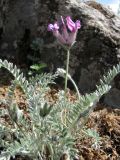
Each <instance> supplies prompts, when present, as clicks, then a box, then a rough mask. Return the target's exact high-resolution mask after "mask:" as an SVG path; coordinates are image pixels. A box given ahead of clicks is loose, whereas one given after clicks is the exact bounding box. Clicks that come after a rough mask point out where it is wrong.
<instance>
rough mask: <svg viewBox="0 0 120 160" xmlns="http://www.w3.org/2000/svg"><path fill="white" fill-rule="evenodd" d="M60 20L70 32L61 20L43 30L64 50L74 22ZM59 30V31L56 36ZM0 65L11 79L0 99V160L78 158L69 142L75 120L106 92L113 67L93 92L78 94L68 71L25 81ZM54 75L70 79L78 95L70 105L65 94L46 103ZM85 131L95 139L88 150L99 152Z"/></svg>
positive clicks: (12, 69)
mask: <svg viewBox="0 0 120 160" xmlns="http://www.w3.org/2000/svg"><path fill="white" fill-rule="evenodd" d="M66 22H67V26H68V29H70V32H68V30H67V28H66V25H65V24H64V21H63V19H62V18H61V25H58V24H57V23H55V24H54V25H51V24H50V25H49V30H51V31H53V34H54V35H55V36H56V37H57V39H58V41H59V42H60V43H62V45H64V47H66V48H67V46H68V48H67V49H68V50H69V49H70V47H71V46H72V44H73V43H74V42H75V38H76V34H77V30H78V29H79V28H80V22H79V21H76V23H74V22H73V21H72V20H71V19H70V17H67V19H66ZM61 26H62V32H59V27H61ZM63 42H64V43H63ZM68 61H69V59H68ZM67 63H68V62H67ZM67 65H68V64H67ZM2 67H4V68H6V69H7V70H8V71H9V72H10V73H11V74H12V75H13V76H14V80H13V81H12V82H11V86H10V87H9V89H8V93H7V95H6V97H5V99H4V100H3V99H1V100H0V103H1V104H4V106H5V107H4V108H0V160H10V159H11V157H12V158H13V159H14V158H15V157H16V156H20V157H21V158H22V157H23V158H25V157H28V159H29V160H61V159H62V160H73V159H74V158H75V157H76V155H77V154H78V151H77V149H75V142H76V139H77V138H78V136H80V133H81V132H80V131H81V130H82V124H81V119H82V118H83V119H84V117H87V118H88V116H89V113H90V111H92V110H93V108H94V107H95V105H96V102H97V101H99V98H100V97H101V96H102V95H103V94H104V93H106V92H107V91H109V89H110V82H111V81H112V79H113V78H114V77H115V76H116V74H118V73H119V72H120V65H119V64H118V65H117V66H116V67H113V69H112V70H110V71H109V72H108V74H107V75H105V76H104V77H103V80H100V84H99V85H98V86H96V88H97V89H96V91H95V92H93V93H91V94H86V95H84V96H82V95H80V94H79V90H78V88H77V85H76V84H75V82H74V81H73V79H72V77H71V76H70V75H69V74H68V68H67V71H65V70H63V69H58V70H57V72H56V73H55V74H54V75H52V74H50V73H49V74H40V75H36V76H34V77H31V78H30V79H28V80H27V79H26V78H25V77H24V75H23V73H22V72H21V71H20V70H19V69H18V68H17V67H16V66H15V65H13V64H12V63H9V62H8V61H6V60H5V61H2V60H0V68H2ZM58 75H61V76H63V77H65V75H66V77H67V78H68V79H70V80H71V81H72V83H73V85H74V86H75V88H76V91H77V94H78V98H77V99H76V101H74V102H71V101H70V100H69V99H67V98H66V96H65V91H59V92H58V93H56V96H57V98H56V101H55V102H52V103H51V101H49V98H48V97H47V95H48V93H49V91H50V87H49V84H52V83H54V79H55V78H56V77H57V76H58ZM17 86H19V87H21V89H22V91H23V93H24V96H25V98H26V106H27V111H26V112H27V115H28V116H26V114H24V111H23V110H21V109H19V107H18V105H17V103H16V101H15V98H14V91H15V89H16V87H17ZM66 87H67V86H66ZM65 90H66V88H65ZM3 117H8V122H5V121H3V120H2V119H3ZM84 133H85V132H84ZM86 133H87V134H88V135H90V136H91V137H94V139H95V140H96V141H95V142H94V143H95V144H94V145H93V146H95V148H96V149H99V147H98V145H99V136H98V134H96V133H95V132H92V131H91V130H88V131H86ZM79 138H80V137H79Z"/></svg>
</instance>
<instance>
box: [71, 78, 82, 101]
mask: <svg viewBox="0 0 120 160" xmlns="http://www.w3.org/2000/svg"><path fill="white" fill-rule="evenodd" d="M69 79H70V80H71V82H72V83H73V85H74V87H75V90H76V92H77V95H78V99H79V100H80V97H81V95H80V92H79V90H78V87H77V85H76V83H75V81H74V80H73V79H72V77H71V76H70V78H69Z"/></svg>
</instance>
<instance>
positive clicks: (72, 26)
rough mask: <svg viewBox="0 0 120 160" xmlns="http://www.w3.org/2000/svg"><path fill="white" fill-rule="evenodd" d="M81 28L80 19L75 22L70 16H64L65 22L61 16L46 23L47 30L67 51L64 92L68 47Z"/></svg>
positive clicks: (68, 56) (67, 65)
mask: <svg viewBox="0 0 120 160" xmlns="http://www.w3.org/2000/svg"><path fill="white" fill-rule="evenodd" d="M80 28H81V24H80V21H79V20H77V21H76V22H75V23H74V22H73V21H72V19H71V18H70V16H67V17H66V23H65V21H64V19H63V17H62V16H61V20H60V21H57V22H55V23H54V24H49V25H48V31H52V32H53V35H54V36H55V37H56V38H57V40H58V42H59V43H60V44H61V45H62V46H63V48H64V49H65V50H66V51H67V61H66V76H65V93H66V92H67V77H68V69H69V59H70V49H71V47H72V46H73V44H74V43H75V40H76V36H77V32H78V29H80Z"/></svg>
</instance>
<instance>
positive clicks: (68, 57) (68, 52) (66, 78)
mask: <svg viewBox="0 0 120 160" xmlns="http://www.w3.org/2000/svg"><path fill="white" fill-rule="evenodd" d="M69 60H70V50H69V49H68V50H67V62H66V75H65V95H66V93H67V81H68V70H69Z"/></svg>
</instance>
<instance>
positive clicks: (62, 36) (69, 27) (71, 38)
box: [48, 16, 81, 47]
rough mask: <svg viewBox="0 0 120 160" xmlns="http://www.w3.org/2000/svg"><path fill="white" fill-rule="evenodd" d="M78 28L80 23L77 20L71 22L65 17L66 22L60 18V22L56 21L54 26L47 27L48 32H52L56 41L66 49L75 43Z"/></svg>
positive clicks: (68, 17)
mask: <svg viewBox="0 0 120 160" xmlns="http://www.w3.org/2000/svg"><path fill="white" fill-rule="evenodd" d="M80 28H81V24H80V21H79V20H77V21H76V22H73V21H72V19H71V18H70V16H67V17H66V21H64V19H63V17H62V16H61V20H60V22H59V21H57V22H55V23H54V24H49V25H48V31H52V32H53V35H54V36H55V37H56V38H57V40H58V41H59V42H60V43H61V44H62V45H66V46H68V47H71V46H72V45H73V44H74V43H75V40H76V35H77V31H78V29H80Z"/></svg>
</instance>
